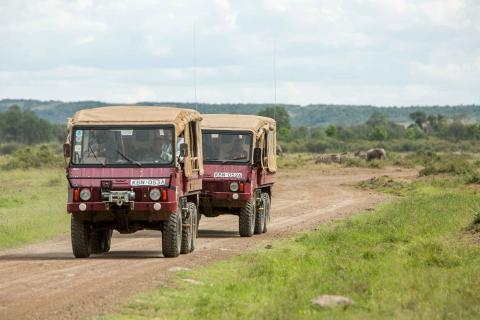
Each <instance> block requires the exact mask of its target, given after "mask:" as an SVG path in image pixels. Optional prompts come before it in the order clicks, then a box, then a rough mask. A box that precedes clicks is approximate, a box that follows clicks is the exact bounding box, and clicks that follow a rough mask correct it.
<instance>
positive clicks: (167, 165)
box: [69, 124, 177, 169]
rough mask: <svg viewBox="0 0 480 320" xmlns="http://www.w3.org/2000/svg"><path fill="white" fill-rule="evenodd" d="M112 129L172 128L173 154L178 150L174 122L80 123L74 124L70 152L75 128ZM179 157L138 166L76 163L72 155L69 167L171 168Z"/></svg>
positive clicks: (72, 151)
mask: <svg viewBox="0 0 480 320" xmlns="http://www.w3.org/2000/svg"><path fill="white" fill-rule="evenodd" d="M111 129H122V130H129V129H132V130H135V129H171V130H172V132H173V141H172V143H173V146H172V154H173V155H175V154H176V152H177V150H176V148H177V135H176V131H175V126H174V125H173V124H154V125H150V124H149V125H138V124H122V125H116V124H114V125H78V126H74V127H72V129H71V137H70V153H71V154H72V155H73V153H74V138H75V134H74V132H75V130H111ZM176 162H177V159H176V157H175V156H173V157H172V161H171V162H169V163H142V164H141V166H138V165H137V164H135V163H119V164H112V163H106V164H105V165H103V164H102V163H88V164H85V163H74V162H73V157H70V161H69V167H74V168H139V169H140V168H170V167H174V166H175V165H176Z"/></svg>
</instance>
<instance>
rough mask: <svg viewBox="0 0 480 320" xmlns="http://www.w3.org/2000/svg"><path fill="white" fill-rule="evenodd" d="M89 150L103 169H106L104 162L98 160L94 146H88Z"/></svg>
mask: <svg viewBox="0 0 480 320" xmlns="http://www.w3.org/2000/svg"><path fill="white" fill-rule="evenodd" d="M88 149H89V150H90V152H91V153H92V154H93V157H94V158H95V160H97V162H98V163H100V164H101V165H102V167H105V162H102V161H100V160H98V158H97V155H96V154H95V152H94V151H93V149H92V146H88Z"/></svg>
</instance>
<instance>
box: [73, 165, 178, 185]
mask: <svg viewBox="0 0 480 320" xmlns="http://www.w3.org/2000/svg"><path fill="white" fill-rule="evenodd" d="M174 174H175V169H174V168H69V169H68V171H67V178H68V179H69V180H70V183H71V185H72V186H83V187H98V186H100V181H103V180H111V181H112V186H113V187H133V186H139V185H138V184H139V183H140V184H141V185H145V186H148V184H149V183H150V184H153V185H154V184H156V183H158V185H159V186H161V185H166V186H169V185H171V183H172V181H171V180H172V179H173V178H174ZM140 180H141V181H140ZM135 184H137V185H135Z"/></svg>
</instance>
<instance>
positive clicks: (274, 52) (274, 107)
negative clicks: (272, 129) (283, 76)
mask: <svg viewBox="0 0 480 320" xmlns="http://www.w3.org/2000/svg"><path fill="white" fill-rule="evenodd" d="M273 91H274V104H273V120H275V121H276V120H277V119H276V114H277V41H276V38H273Z"/></svg>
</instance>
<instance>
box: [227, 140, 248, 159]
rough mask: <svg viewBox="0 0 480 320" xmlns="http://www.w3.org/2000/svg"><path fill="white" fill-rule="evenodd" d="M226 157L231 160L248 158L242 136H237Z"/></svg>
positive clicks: (246, 147)
mask: <svg viewBox="0 0 480 320" xmlns="http://www.w3.org/2000/svg"><path fill="white" fill-rule="evenodd" d="M228 157H229V158H230V159H231V160H245V159H247V157H248V146H245V140H244V137H243V136H242V135H237V136H236V138H235V140H234V141H233V147H232V149H231V150H230V152H229V154H228Z"/></svg>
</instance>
